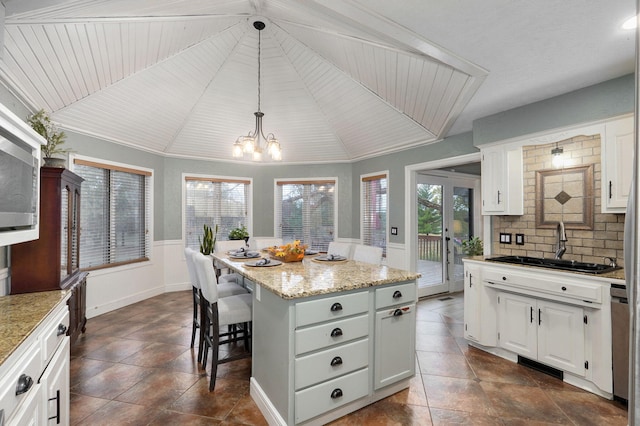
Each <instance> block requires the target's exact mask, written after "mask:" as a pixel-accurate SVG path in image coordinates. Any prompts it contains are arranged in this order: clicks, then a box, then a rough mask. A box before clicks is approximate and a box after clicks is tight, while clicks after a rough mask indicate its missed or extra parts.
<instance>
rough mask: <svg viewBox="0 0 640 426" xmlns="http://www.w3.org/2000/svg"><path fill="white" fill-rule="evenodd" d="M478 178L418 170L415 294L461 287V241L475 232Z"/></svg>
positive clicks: (429, 293) (425, 294)
mask: <svg viewBox="0 0 640 426" xmlns="http://www.w3.org/2000/svg"><path fill="white" fill-rule="evenodd" d="M476 183H477V179H472V178H463V177H458V176H454V175H451V176H449V175H444V176H440V175H426V174H418V176H417V178H416V192H417V197H416V198H417V209H418V211H417V220H418V223H417V227H416V229H417V230H418V235H417V246H416V250H417V253H416V262H417V265H416V271H418V272H420V273H421V274H422V277H420V278H419V279H418V296H419V297H424V296H430V295H433V294H438V293H448V292H451V291H457V290H462V289H463V288H464V284H463V276H464V274H463V264H462V241H465V240H467V239H469V238H470V237H472V236H474V235H475V233H474V227H475V226H474V222H475V220H474V192H475V191H474V188H475V187H476Z"/></svg>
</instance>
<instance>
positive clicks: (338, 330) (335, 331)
mask: <svg viewBox="0 0 640 426" xmlns="http://www.w3.org/2000/svg"><path fill="white" fill-rule="evenodd" d="M340 336H342V329H341V328H340V327H336V328H334V329H333V330H331V337H340Z"/></svg>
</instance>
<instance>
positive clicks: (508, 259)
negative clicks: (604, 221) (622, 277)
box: [487, 256, 620, 274]
mask: <svg viewBox="0 0 640 426" xmlns="http://www.w3.org/2000/svg"><path fill="white" fill-rule="evenodd" d="M487 260H489V261H491V262H502V263H511V264H514V265H525V266H539V267H541V268H550V269H561V270H564V271H573V272H583V273H588V274H605V273H607V272H611V271H615V270H617V269H620V267H619V266H611V265H606V264H604V263H587V262H576V261H575V260H561V259H544V258H540V257H528V256H501V257H494V258H490V259H487Z"/></svg>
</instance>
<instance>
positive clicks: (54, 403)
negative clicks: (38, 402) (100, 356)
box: [40, 338, 70, 425]
mask: <svg viewBox="0 0 640 426" xmlns="http://www.w3.org/2000/svg"><path fill="white" fill-rule="evenodd" d="M69 346H70V344H69V338H65V339H64V341H63V343H62V345H61V346H60V348H58V350H57V351H56V353H55V355H54V356H53V359H52V360H51V362H50V363H49V365H48V366H47V368H46V369H45V371H44V373H43V374H42V377H40V383H41V384H42V386H43V392H42V394H43V397H44V399H43V401H42V402H43V403H42V407H43V416H42V417H43V418H44V419H47V420H48V424H51V425H59V424H66V423H68V421H69Z"/></svg>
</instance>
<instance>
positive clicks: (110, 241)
mask: <svg viewBox="0 0 640 426" xmlns="http://www.w3.org/2000/svg"><path fill="white" fill-rule="evenodd" d="M74 165H75V166H74V172H75V173H76V174H78V175H80V176H81V177H82V178H83V179H84V182H82V189H81V197H82V198H81V201H80V267H81V268H83V269H98V268H104V267H107V266H116V265H122V264H127V263H132V262H139V261H143V260H149V252H150V246H151V243H150V239H151V237H150V223H151V195H150V194H151V177H152V173H151V171H148V170H139V169H135V168H132V167H128V166H121V165H113V164H104V163H100V162H95V161H89V160H85V159H80V158H75V159H74Z"/></svg>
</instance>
